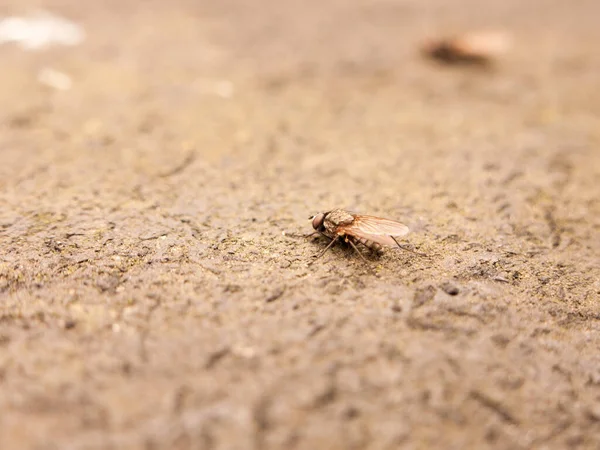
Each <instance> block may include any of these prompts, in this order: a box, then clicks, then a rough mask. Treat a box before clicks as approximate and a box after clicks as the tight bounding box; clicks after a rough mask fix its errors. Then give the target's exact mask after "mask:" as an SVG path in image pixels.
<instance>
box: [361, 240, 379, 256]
mask: <svg viewBox="0 0 600 450" xmlns="http://www.w3.org/2000/svg"><path fill="white" fill-rule="evenodd" d="M355 239H356V240H357V241H358V242H360V243H361V244H362V245H364V246H365V247H369V248H370V249H371V250H373V251H374V252H377V253H379V252H381V245H380V244H378V243H377V242H373V241H370V240H368V239H365V238H355Z"/></svg>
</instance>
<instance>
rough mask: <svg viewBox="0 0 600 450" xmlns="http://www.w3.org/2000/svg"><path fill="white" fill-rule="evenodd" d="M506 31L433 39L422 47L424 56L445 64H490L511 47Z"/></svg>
mask: <svg viewBox="0 0 600 450" xmlns="http://www.w3.org/2000/svg"><path fill="white" fill-rule="evenodd" d="M510 45H511V40H510V36H509V35H508V33H506V32H504V31H473V32H468V33H464V34H461V35H457V36H453V37H447V38H441V39H431V40H429V41H427V42H426V43H425V44H424V45H423V46H422V48H421V51H422V53H423V55H424V56H426V57H428V58H431V59H435V60H437V61H439V62H442V63H445V64H472V65H488V64H490V63H492V62H493V61H494V60H495V59H497V58H498V57H499V56H501V55H502V54H504V53H506V52H507V51H508V49H509V48H510Z"/></svg>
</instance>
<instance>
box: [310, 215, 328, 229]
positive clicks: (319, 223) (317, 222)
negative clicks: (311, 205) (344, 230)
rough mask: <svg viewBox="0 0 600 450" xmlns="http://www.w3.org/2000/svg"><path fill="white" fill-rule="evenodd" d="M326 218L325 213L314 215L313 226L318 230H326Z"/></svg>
mask: <svg viewBox="0 0 600 450" xmlns="http://www.w3.org/2000/svg"><path fill="white" fill-rule="evenodd" d="M324 220H325V213H319V214H317V215H316V216H315V217H313V221H312V226H313V228H314V229H315V230H317V231H325V226H323V221H324Z"/></svg>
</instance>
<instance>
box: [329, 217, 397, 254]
mask: <svg viewBox="0 0 600 450" xmlns="http://www.w3.org/2000/svg"><path fill="white" fill-rule="evenodd" d="M340 228H341V230H340V231H343V232H344V233H346V234H349V235H353V236H356V237H358V238H363V239H367V240H369V241H373V242H377V243H378V244H381V245H387V246H392V247H393V246H395V245H396V241H394V239H392V236H394V237H399V236H404V235H406V234H408V232H409V229H408V227H407V226H406V225H404V224H403V223H400V222H396V221H395V220H389V219H383V218H381V217H375V216H363V215H360V214H356V215H355V216H354V221H353V222H352V223H351V224H350V225H346V226H342V227H340Z"/></svg>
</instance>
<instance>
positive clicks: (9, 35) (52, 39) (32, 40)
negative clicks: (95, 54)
mask: <svg viewBox="0 0 600 450" xmlns="http://www.w3.org/2000/svg"><path fill="white" fill-rule="evenodd" d="M84 38H85V33H84V31H83V28H82V27H81V26H79V25H77V24H76V23H73V22H71V21H69V20H67V19H64V18H62V17H59V16H56V15H54V14H50V13H47V12H41V13H37V14H35V15H32V16H29V17H16V16H12V17H6V18H4V19H1V20H0V44H3V43H5V42H14V43H17V44H20V45H21V47H22V48H24V49H25V50H39V49H42V48H44V47H47V46H50V45H70V46H72V45H77V44H79V43H81V42H82V41H83V39H84Z"/></svg>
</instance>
